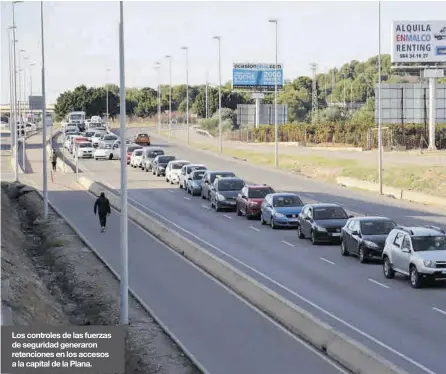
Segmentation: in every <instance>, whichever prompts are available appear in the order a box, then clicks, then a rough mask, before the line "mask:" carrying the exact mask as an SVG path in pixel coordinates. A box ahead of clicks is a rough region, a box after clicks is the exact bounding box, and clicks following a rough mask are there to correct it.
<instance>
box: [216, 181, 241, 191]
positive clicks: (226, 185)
mask: <svg viewBox="0 0 446 374" xmlns="http://www.w3.org/2000/svg"><path fill="white" fill-rule="evenodd" d="M244 186H245V184H244V183H243V182H242V181H237V180H229V181H225V180H222V181H219V182H218V190H219V191H240V190H241V189H242V188H243V187H244Z"/></svg>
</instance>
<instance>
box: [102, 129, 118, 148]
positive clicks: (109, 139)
mask: <svg viewBox="0 0 446 374" xmlns="http://www.w3.org/2000/svg"><path fill="white" fill-rule="evenodd" d="M116 140H118V137H117V136H116V135H113V134H107V133H106V134H104V135H102V137H101V139H100V140H99V148H105V149H111V148H112V146H113V143H114V142H115V141H116Z"/></svg>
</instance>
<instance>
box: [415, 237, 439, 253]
mask: <svg viewBox="0 0 446 374" xmlns="http://www.w3.org/2000/svg"><path fill="white" fill-rule="evenodd" d="M412 246H413V250H414V251H415V252H423V251H446V236H412Z"/></svg>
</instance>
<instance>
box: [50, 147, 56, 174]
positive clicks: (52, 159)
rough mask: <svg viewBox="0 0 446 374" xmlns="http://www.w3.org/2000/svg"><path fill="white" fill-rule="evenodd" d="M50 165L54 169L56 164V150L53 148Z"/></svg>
mask: <svg viewBox="0 0 446 374" xmlns="http://www.w3.org/2000/svg"><path fill="white" fill-rule="evenodd" d="M51 165H53V171H56V166H57V155H56V151H55V150H53V155H52V158H51Z"/></svg>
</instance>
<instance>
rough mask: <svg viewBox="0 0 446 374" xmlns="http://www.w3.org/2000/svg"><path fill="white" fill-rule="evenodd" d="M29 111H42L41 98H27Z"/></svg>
mask: <svg viewBox="0 0 446 374" xmlns="http://www.w3.org/2000/svg"><path fill="white" fill-rule="evenodd" d="M28 100H29V109H31V110H42V109H43V96H29V98H28Z"/></svg>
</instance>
